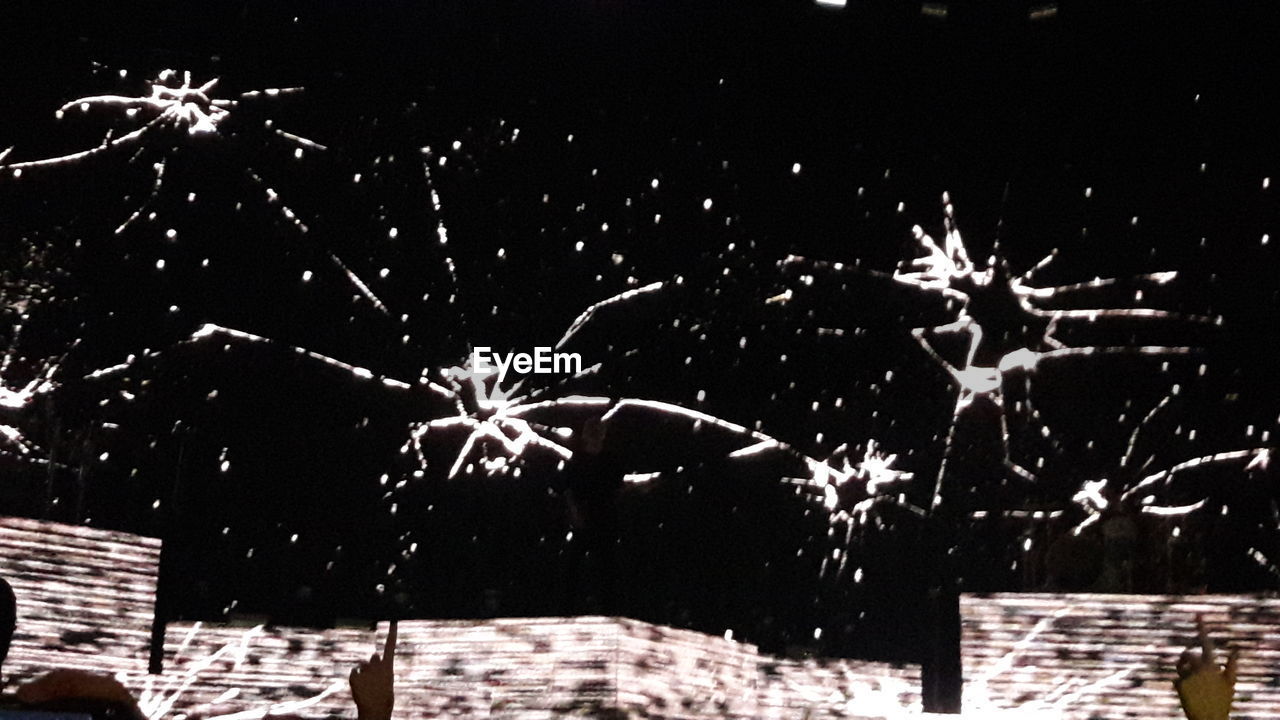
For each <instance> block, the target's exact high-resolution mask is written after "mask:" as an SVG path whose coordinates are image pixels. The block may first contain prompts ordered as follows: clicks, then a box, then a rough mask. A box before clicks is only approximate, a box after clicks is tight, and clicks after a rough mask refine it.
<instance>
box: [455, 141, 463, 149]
mask: <svg viewBox="0 0 1280 720" xmlns="http://www.w3.org/2000/svg"><path fill="white" fill-rule="evenodd" d="M453 149H454V150H461V149H462V141H461V140H454V141H453Z"/></svg>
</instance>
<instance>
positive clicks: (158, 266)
mask: <svg viewBox="0 0 1280 720" xmlns="http://www.w3.org/2000/svg"><path fill="white" fill-rule="evenodd" d="M156 269H157V270H163V269H164V258H161V259H159V260H157V261H156Z"/></svg>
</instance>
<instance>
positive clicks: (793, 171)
mask: <svg viewBox="0 0 1280 720" xmlns="http://www.w3.org/2000/svg"><path fill="white" fill-rule="evenodd" d="M791 174H792V175H799V174H800V163H795V164H793V165H792V166H791Z"/></svg>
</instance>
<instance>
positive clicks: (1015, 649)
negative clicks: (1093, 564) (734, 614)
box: [960, 593, 1280, 720]
mask: <svg viewBox="0 0 1280 720" xmlns="http://www.w3.org/2000/svg"><path fill="white" fill-rule="evenodd" d="M960 612H961V616H962V619H963V623H964V634H963V638H964V639H963V641H962V648H963V656H964V674H965V708H966V712H968V711H969V709H970V708H973V710H974V711H975V712H978V711H981V710H983V709H985V708H992V707H997V708H1011V707H1019V706H1025V709H1026V710H1027V711H1028V712H1030V711H1032V710H1037V709H1042V710H1045V711H1052V713H1053V714H1052V715H1051V716H1052V717H1062V718H1067V719H1070V720H1077V719H1079V720H1086V719H1087V718H1091V717H1104V718H1113V717H1115V718H1119V717H1124V718H1144V719H1145V718H1151V719H1152V720H1154V719H1155V718H1161V719H1165V718H1172V717H1181V710H1180V709H1179V708H1178V699H1177V695H1176V694H1174V692H1173V690H1172V687H1173V685H1172V683H1173V679H1174V677H1175V673H1174V663H1175V662H1176V661H1177V659H1178V655H1179V654H1180V653H1181V652H1182V651H1183V650H1184V649H1185V648H1187V647H1188V646H1193V645H1196V642H1195V616H1196V614H1197V613H1201V614H1203V615H1204V618H1205V621H1206V622H1207V623H1208V624H1209V627H1210V628H1211V634H1212V635H1214V636H1215V637H1216V638H1218V639H1219V640H1220V641H1221V642H1220V645H1224V646H1229V647H1238V648H1240V669H1239V680H1238V682H1237V685H1236V703H1235V708H1234V711H1233V713H1232V717H1234V718H1275V717H1280V687H1277V685H1276V670H1277V668H1280V635H1277V634H1276V631H1275V629H1276V627H1278V626H1280V599H1276V598H1265V597H1248V596H1243V597H1242V596H1222V595H1204V596H1198V597H1194V596H1176V595H1154V596H1153V595H1128V596H1126V595H1046V594H1035V593H1031V594H1020V595H1013V594H1000V595H992V596H974V595H966V596H964V597H963V598H962V600H961V606H960Z"/></svg>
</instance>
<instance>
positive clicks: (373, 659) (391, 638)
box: [350, 620, 396, 720]
mask: <svg viewBox="0 0 1280 720" xmlns="http://www.w3.org/2000/svg"><path fill="white" fill-rule="evenodd" d="M395 661H396V621H395V620H392V621H391V624H390V627H389V629H388V630H387V643H386V645H385V646H384V647H383V650H382V655H381V656H379V655H378V653H376V652H375V653H374V654H372V655H370V656H369V660H368V661H366V662H362V663H360V664H359V665H358V666H356V667H355V669H353V670H352V671H351V677H350V680H351V697H352V699H354V700H355V702H356V717H357V718H359V720H390V719H391V711H392V709H394V708H395V703H396V695H395V684H396V682H395Z"/></svg>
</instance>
